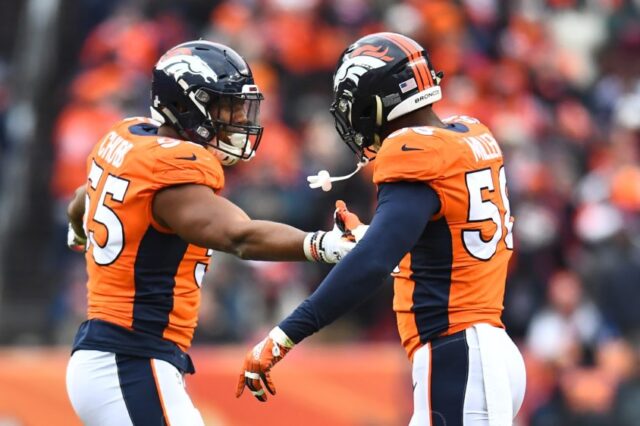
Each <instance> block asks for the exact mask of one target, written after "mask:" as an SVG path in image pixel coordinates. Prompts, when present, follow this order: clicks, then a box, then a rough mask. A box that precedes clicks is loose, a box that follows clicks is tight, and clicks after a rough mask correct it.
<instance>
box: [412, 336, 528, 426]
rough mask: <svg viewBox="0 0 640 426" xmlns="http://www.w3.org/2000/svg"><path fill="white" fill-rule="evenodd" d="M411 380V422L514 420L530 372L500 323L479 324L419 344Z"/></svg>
mask: <svg viewBox="0 0 640 426" xmlns="http://www.w3.org/2000/svg"><path fill="white" fill-rule="evenodd" d="M413 385H414V390H413V404H414V412H413V417H412V418H411V422H410V423H409V426H511V425H512V424H513V419H514V417H515V416H516V414H517V413H518V410H520V406H521V405H522V400H523V398H524V391H525V386H526V372H525V366H524V361H523V359H522V355H521V354H520V351H518V348H517V347H516V345H515V344H514V343H513V341H512V340H511V338H510V337H509V336H508V335H507V333H506V332H505V331H504V330H503V329H502V328H498V327H493V326H490V325H488V324H476V325H474V326H472V327H470V328H468V329H466V330H464V331H461V332H459V333H456V334H453V335H451V336H446V337H441V338H438V339H435V340H433V341H432V342H429V343H427V344H426V345H424V346H423V347H421V348H420V349H418V350H417V351H416V353H415V354H414V358H413Z"/></svg>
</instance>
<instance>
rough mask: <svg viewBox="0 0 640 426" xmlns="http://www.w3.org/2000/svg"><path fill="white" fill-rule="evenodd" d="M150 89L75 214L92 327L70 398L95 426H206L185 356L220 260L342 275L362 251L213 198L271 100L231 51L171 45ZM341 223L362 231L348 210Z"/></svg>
mask: <svg viewBox="0 0 640 426" xmlns="http://www.w3.org/2000/svg"><path fill="white" fill-rule="evenodd" d="M151 86H152V87H151V102H152V106H151V112H152V116H153V119H149V118H140V117H138V118H129V119H126V120H123V121H122V122H119V123H117V124H115V125H114V126H113V128H112V129H111V131H110V132H109V133H108V134H107V135H105V136H104V138H103V139H102V140H100V141H99V142H98V143H97V144H96V146H95V147H94V149H93V150H92V152H91V153H90V155H89V157H88V159H87V171H88V178H87V184H86V186H83V187H81V188H79V189H78V191H77V193H76V197H75V198H74V200H72V202H71V203H70V205H69V209H68V213H69V219H70V230H69V245H70V246H71V247H73V248H75V249H81V250H84V251H85V257H86V262H87V271H88V284H87V287H88V320H87V321H85V322H84V323H82V325H81V326H80V328H79V330H78V333H77V335H76V338H75V341H74V344H73V354H72V356H71V359H70V361H69V365H68V368H67V390H68V394H69V398H70V400H71V403H72V405H73V407H74V409H75V411H76V413H77V414H78V416H79V417H80V418H81V419H82V421H83V422H84V423H85V424H87V425H114V426H122V425H131V424H135V425H136V426H138V425H153V426H156V425H168V424H173V425H187V426H191V425H202V424H203V421H202V418H201V416H200V414H199V412H198V410H197V409H196V408H195V407H194V406H193V404H192V402H191V400H190V398H189V396H188V394H187V393H186V391H185V388H184V384H183V374H185V373H193V372H194V367H193V364H192V362H191V359H190V358H189V356H188V355H187V353H186V351H187V350H188V348H189V346H190V345H191V340H192V337H193V332H194V329H195V327H196V323H197V315H198V308H199V305H200V285H201V283H202V278H203V276H204V273H205V271H206V269H207V266H208V264H209V258H210V256H211V254H212V250H219V251H225V252H228V253H232V254H235V255H237V256H239V257H241V258H244V259H261V260H289V261H294V260H313V261H324V262H327V263H335V262H337V261H338V260H340V258H341V257H342V256H344V255H345V254H346V253H348V251H349V250H350V249H351V248H352V247H353V245H354V243H353V242H350V241H348V240H347V239H345V238H343V233H342V232H341V231H339V230H337V229H334V230H333V231H329V232H322V231H318V232H315V233H305V232H303V231H300V230H298V229H296V228H293V227H291V226H288V225H284V224H281V223H275V222H268V221H259V220H251V219H250V218H249V217H248V216H247V214H245V212H244V211H243V210H241V209H240V208H239V207H237V206H236V205H234V204H233V203H231V202H230V201H229V200H227V199H225V198H223V197H221V196H219V195H217V193H218V192H219V191H220V190H221V189H222V188H223V186H224V173H223V169H222V166H223V165H225V166H228V165H232V164H234V163H236V162H237V161H238V160H249V159H251V157H252V156H253V155H254V153H255V151H256V149H257V148H258V145H259V142H260V137H261V135H262V127H261V126H260V125H259V122H258V108H259V105H260V102H261V100H262V98H263V97H262V94H261V93H260V91H259V90H258V87H257V86H256V85H255V84H254V80H253V76H252V74H251V70H250V69H249V66H248V64H247V63H246V62H245V61H244V59H242V58H241V57H240V56H239V55H238V54H237V53H236V52H235V51H233V50H232V49H230V48H229V47H227V46H224V45H221V44H216V43H211V42H207V41H202V40H200V41H192V42H187V43H184V44H181V45H179V46H176V47H174V48H172V49H170V50H169V51H168V52H167V53H166V54H165V55H164V56H163V57H162V58H161V59H160V60H159V61H158V63H157V64H156V65H155V67H154V69H153V80H152V85H151ZM336 214H337V218H338V219H339V220H340V221H342V222H345V223H355V222H357V219H356V221H355V222H354V218H353V217H352V216H350V214H349V213H348V212H347V211H346V207H344V205H342V206H341V207H340V208H339V209H338V210H337V213H336ZM345 219H346V220H345Z"/></svg>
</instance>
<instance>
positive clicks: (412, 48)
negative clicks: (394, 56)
mask: <svg viewBox="0 0 640 426" xmlns="http://www.w3.org/2000/svg"><path fill="white" fill-rule="evenodd" d="M385 35H386V36H387V37H389V39H390V40H392V41H394V42H395V43H396V44H397V45H399V46H401V47H402V50H403V51H404V52H405V54H406V55H407V56H408V57H409V62H410V63H413V64H414V65H413V68H414V70H417V71H418V74H419V75H420V78H421V79H422V81H423V84H422V87H420V88H419V90H423V89H424V88H425V87H429V86H433V80H432V79H431V73H430V72H429V69H428V68H427V61H426V58H424V56H423V55H422V54H421V51H422V47H421V46H420V45H419V44H418V43H416V42H415V41H413V40H411V39H408V38H406V37H403V36H401V35H399V34H394V33H386V34H385ZM412 42H413V43H412ZM414 74H415V71H414Z"/></svg>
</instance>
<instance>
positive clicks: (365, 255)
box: [236, 182, 440, 401]
mask: <svg viewBox="0 0 640 426" xmlns="http://www.w3.org/2000/svg"><path fill="white" fill-rule="evenodd" d="M439 208H440V200H439V199H438V196H437V195H436V193H435V192H434V191H433V190H432V189H431V188H430V187H429V186H427V185H425V184H423V183H409V182H398V183H385V184H381V185H380V188H379V192H378V207H377V209H376V213H375V215H374V217H373V220H372V221H371V224H370V225H369V229H368V230H367V233H366V234H365V235H364V237H363V238H362V240H361V241H360V242H359V243H358V245H357V246H356V247H355V248H354V249H353V250H352V251H351V253H350V254H349V256H347V257H346V258H345V259H344V260H343V261H342V262H340V264H338V265H337V266H336V267H335V268H333V269H332V270H331V272H330V273H329V275H328V276H327V277H326V278H325V280H324V281H323V282H322V284H321V285H320V286H319V287H318V289H317V290H316V291H315V292H314V293H313V294H312V295H311V296H310V297H309V298H308V299H307V300H305V301H304V302H303V303H302V304H301V305H300V306H298V308H297V309H296V310H295V311H294V312H293V313H292V314H291V315H289V316H288V317H287V318H286V319H285V320H284V321H282V322H281V323H280V325H279V326H278V327H276V328H274V330H272V332H271V333H270V335H269V337H267V338H266V339H265V340H263V341H262V342H261V343H260V344H258V346H256V347H255V348H254V350H252V351H250V352H249V353H248V354H247V357H246V358H245V365H244V368H243V375H242V376H241V377H240V379H239V382H238V391H237V394H236V395H237V396H239V395H240V394H241V393H242V391H243V389H244V387H245V385H246V386H248V387H249V388H250V389H251V391H252V392H253V394H254V396H256V398H258V399H259V400H261V401H265V400H266V395H265V393H264V390H263V389H262V385H261V384H260V379H262V380H263V382H264V383H265V385H266V387H267V389H268V390H269V391H270V392H271V393H272V394H273V393H275V388H273V383H272V382H271V379H270V377H269V370H270V368H271V367H272V366H273V364H275V363H276V362H277V361H279V360H280V359H282V356H283V355H284V354H286V353H287V351H288V350H289V349H291V348H292V347H293V345H294V344H295V343H298V342H300V341H301V340H303V339H304V338H305V337H307V336H309V335H311V334H313V333H315V332H316V331H318V330H319V329H321V328H322V327H324V326H326V325H328V324H330V323H331V322H333V321H334V320H335V319H337V318H338V317H340V316H341V315H343V314H344V313H346V312H347V311H349V310H351V309H353V308H354V307H355V306H357V305H358V304H360V303H361V302H362V301H363V300H365V299H366V298H367V297H369V296H370V295H371V294H373V293H374V292H375V291H376V290H377V289H378V288H379V287H380V286H381V285H382V284H383V283H384V282H385V279H386V277H387V276H388V275H389V273H391V271H393V269H394V267H395V266H396V265H398V263H399V262H400V260H401V259H402V257H403V256H404V255H405V254H406V253H407V252H408V251H410V250H411V249H412V248H413V247H414V245H415V244H416V242H417V241H418V239H419V238H420V236H421V235H422V233H423V231H424V229H425V227H426V225H427V223H428V221H429V219H430V218H431V216H433V214H435V213H436V212H437V211H438V210H439ZM274 346H278V349H277V350H276V351H273V350H272V348H273V347H274ZM275 353H279V354H281V355H280V356H275V355H273V354H275Z"/></svg>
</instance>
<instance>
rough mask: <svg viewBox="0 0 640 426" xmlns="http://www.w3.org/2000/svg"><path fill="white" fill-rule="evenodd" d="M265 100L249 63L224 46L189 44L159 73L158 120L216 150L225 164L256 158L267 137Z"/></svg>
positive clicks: (155, 92)
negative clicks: (262, 121) (264, 134)
mask: <svg viewBox="0 0 640 426" xmlns="http://www.w3.org/2000/svg"><path fill="white" fill-rule="evenodd" d="M263 99H264V97H263V95H262V94H261V93H260V91H259V89H258V87H257V86H256V85H255V84H254V81H253V75H252V74H251V70H250V68H249V66H248V64H247V63H246V62H245V61H244V59H242V57H240V55H238V54H237V53H236V52H235V51H233V50H232V49H230V48H229V47H227V46H224V45H221V44H217V43H211V42H207V41H202V40H199V41H192V42H187V43H183V44H181V45H178V46H176V47H174V48H172V49H170V50H169V51H168V52H167V53H166V54H165V55H164V56H163V57H162V58H160V60H159V61H158V63H157V64H156V66H155V67H154V70H153V80H152V84H151V102H152V103H151V115H152V117H153V118H155V119H157V120H159V121H160V122H162V123H165V124H167V125H169V126H171V127H172V128H173V129H174V130H176V132H178V134H179V135H180V136H181V137H182V138H184V139H185V140H189V141H191V142H195V143H197V144H200V145H203V146H211V147H213V148H215V149H216V154H217V156H218V158H219V159H220V160H221V162H222V163H223V164H224V165H231V164H235V163H236V162H237V161H238V160H240V159H242V160H249V159H251V158H252V157H253V155H254V154H255V151H256V149H257V148H258V145H259V144H260V139H261V137H262V130H263V128H262V126H260V124H259V111H260V102H261V101H262V100H263Z"/></svg>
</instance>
